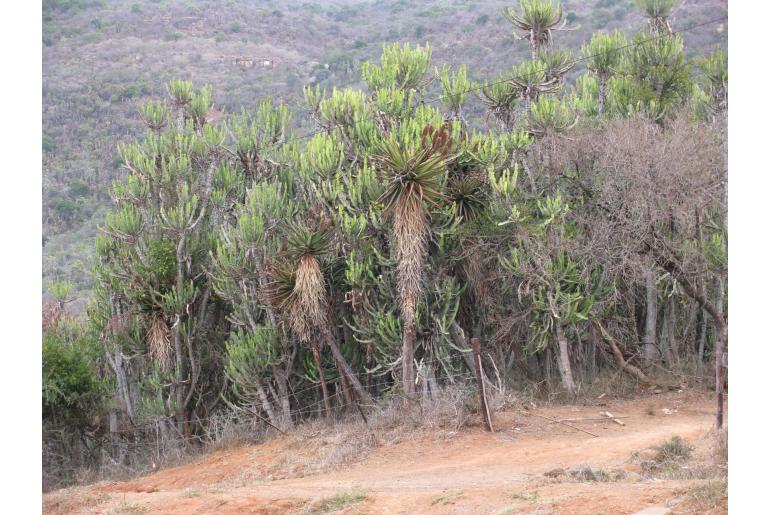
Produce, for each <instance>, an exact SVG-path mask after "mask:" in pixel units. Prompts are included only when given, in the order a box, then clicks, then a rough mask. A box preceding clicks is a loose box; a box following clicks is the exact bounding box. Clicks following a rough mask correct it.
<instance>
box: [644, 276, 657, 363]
mask: <svg viewBox="0 0 770 515" xmlns="http://www.w3.org/2000/svg"><path fill="white" fill-rule="evenodd" d="M644 279H645V289H646V292H647V314H646V317H645V323H644V366H645V367H650V366H651V365H652V363H653V362H655V361H656V359H657V357H658V349H657V347H656V346H655V329H656V327H655V326H656V325H657V317H658V288H657V285H656V283H655V272H653V271H652V269H648V270H646V271H645V277H644Z"/></svg>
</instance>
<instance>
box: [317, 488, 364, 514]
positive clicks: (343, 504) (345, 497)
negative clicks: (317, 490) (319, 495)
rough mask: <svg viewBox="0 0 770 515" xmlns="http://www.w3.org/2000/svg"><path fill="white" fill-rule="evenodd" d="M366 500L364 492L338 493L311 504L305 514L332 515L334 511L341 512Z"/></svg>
mask: <svg viewBox="0 0 770 515" xmlns="http://www.w3.org/2000/svg"><path fill="white" fill-rule="evenodd" d="M364 499H366V494H365V493H364V492H361V491H358V490H353V491H350V492H339V493H337V494H334V495H333V496H331V497H325V498H323V499H321V500H320V501H318V502H317V503H313V504H312V505H311V506H309V507H308V508H307V509H306V510H305V513H308V514H312V515H325V514H327V513H333V512H335V511H339V510H342V509H344V508H347V507H348V506H351V505H353V504H356V503H359V502H361V501H363V500H364Z"/></svg>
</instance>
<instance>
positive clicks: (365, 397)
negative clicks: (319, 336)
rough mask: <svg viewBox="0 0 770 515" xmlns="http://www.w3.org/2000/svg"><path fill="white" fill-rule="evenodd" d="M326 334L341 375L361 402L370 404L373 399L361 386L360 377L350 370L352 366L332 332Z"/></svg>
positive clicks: (327, 342)
mask: <svg viewBox="0 0 770 515" xmlns="http://www.w3.org/2000/svg"><path fill="white" fill-rule="evenodd" d="M325 332H326V344H327V345H328V346H329V348H330V349H331V351H332V356H334V360H335V363H336V364H337V368H338V370H339V372H340V375H342V376H344V377H345V379H346V380H347V382H348V384H349V385H350V386H351V387H352V388H353V390H354V391H355V392H356V395H357V396H358V400H359V402H365V403H369V402H370V401H371V397H370V396H369V393H368V392H367V391H366V390H365V389H364V387H363V386H362V385H361V381H359V380H358V375H356V374H355V373H354V372H353V369H352V368H350V365H349V364H348V361H347V360H346V359H345V356H344V355H343V354H342V351H341V350H340V347H339V345H338V344H337V340H336V339H335V338H334V335H333V334H332V333H331V331H328V330H327V331H325Z"/></svg>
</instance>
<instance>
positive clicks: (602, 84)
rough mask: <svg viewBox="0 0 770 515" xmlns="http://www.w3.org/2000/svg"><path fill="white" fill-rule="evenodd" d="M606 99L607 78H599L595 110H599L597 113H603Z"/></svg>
mask: <svg viewBox="0 0 770 515" xmlns="http://www.w3.org/2000/svg"><path fill="white" fill-rule="evenodd" d="M606 100H607V79H605V78H603V77H602V78H600V79H599V102H598V105H597V110H598V111H599V114H604V104H605V102H606Z"/></svg>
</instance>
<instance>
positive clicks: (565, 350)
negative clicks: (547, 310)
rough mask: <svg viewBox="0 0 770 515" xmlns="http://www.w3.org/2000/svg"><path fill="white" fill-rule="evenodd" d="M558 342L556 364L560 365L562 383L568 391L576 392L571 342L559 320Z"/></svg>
mask: <svg viewBox="0 0 770 515" xmlns="http://www.w3.org/2000/svg"><path fill="white" fill-rule="evenodd" d="M556 344H557V345H558V352H557V353H556V364H557V366H558V367H559V375H560V376H561V383H562V385H563V386H564V389H565V390H567V392H569V393H575V381H574V380H573V379H572V367H571V366H570V362H569V343H568V342H567V338H566V337H565V336H564V330H563V329H562V327H561V325H560V324H559V323H558V322H557V323H556Z"/></svg>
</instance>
